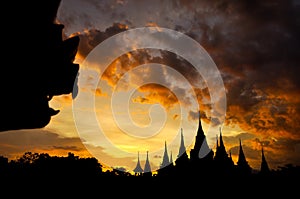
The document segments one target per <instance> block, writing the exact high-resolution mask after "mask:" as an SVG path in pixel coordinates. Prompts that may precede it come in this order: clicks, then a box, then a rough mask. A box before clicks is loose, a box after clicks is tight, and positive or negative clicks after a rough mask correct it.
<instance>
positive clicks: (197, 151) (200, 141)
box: [190, 111, 213, 161]
mask: <svg viewBox="0 0 300 199" xmlns="http://www.w3.org/2000/svg"><path fill="white" fill-rule="evenodd" d="M204 157H205V159H206V160H213V151H212V150H211V149H210V148H209V146H208V144H207V141H206V137H205V134H204V131H203V128H202V124H201V115H200V111H199V125H198V130H197V135H196V139H195V145H194V148H193V149H191V151H190V159H191V161H199V160H200V159H203V158H204Z"/></svg>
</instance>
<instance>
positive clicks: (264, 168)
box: [260, 147, 270, 174]
mask: <svg viewBox="0 0 300 199" xmlns="http://www.w3.org/2000/svg"><path fill="white" fill-rule="evenodd" d="M269 172H270V168H269V165H268V163H267V161H266V158H265V155H264V148H263V147H261V165H260V173H264V174H266V173H269Z"/></svg>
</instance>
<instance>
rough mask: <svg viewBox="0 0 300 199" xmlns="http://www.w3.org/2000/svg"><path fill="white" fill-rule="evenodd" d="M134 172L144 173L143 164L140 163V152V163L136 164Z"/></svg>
mask: <svg viewBox="0 0 300 199" xmlns="http://www.w3.org/2000/svg"><path fill="white" fill-rule="evenodd" d="M133 171H134V172H135V174H140V173H142V172H143V169H142V167H141V163H140V153H139V151H138V161H137V163H136V167H135V168H134V169H133Z"/></svg>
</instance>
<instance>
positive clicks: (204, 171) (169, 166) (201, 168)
mask: <svg viewBox="0 0 300 199" xmlns="http://www.w3.org/2000/svg"><path fill="white" fill-rule="evenodd" d="M146 168H147V169H146ZM133 171H134V173H135V176H143V175H147V176H149V175H152V172H153V171H151V169H150V164H149V157H148V151H147V158H146V163H145V169H144V170H143V169H142V166H141V163H140V158H139V153H138V161H137V164H136V167H135V168H134V170H133ZM252 173H253V169H252V168H251V166H250V165H249V163H248V161H247V159H246V156H245V154H244V151H243V146H242V140H241V139H239V152H238V160H237V162H236V164H235V163H234V161H233V160H232V156H231V151H229V152H227V150H226V147H225V144H224V141H223V137H222V131H221V129H220V132H219V136H217V137H216V149H215V152H214V151H213V150H212V149H210V148H209V146H208V144H207V141H206V136H205V133H204V131H203V128H202V124H201V118H200V114H199V124H198V130H197V134H196V137H195V144H194V147H193V148H192V149H191V150H190V154H189V156H188V154H187V150H186V147H185V144H184V135H183V129H182V128H181V132H180V146H179V150H178V154H177V156H176V160H175V161H173V157H172V153H170V156H169V153H168V148H167V142H166V141H165V146H164V153H163V155H162V161H161V164H160V167H159V169H158V170H157V174H155V175H156V176H168V175H176V176H190V175H193V176H197V175H201V176H202V177H203V176H215V175H217V176H227V177H229V176H242V177H247V176H251V174H252ZM258 174H260V175H268V174H270V168H269V166H268V163H267V160H266V157H265V155H264V150H263V148H262V150H261V168H260V170H259V171H258Z"/></svg>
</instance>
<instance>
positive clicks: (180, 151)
mask: <svg viewBox="0 0 300 199" xmlns="http://www.w3.org/2000/svg"><path fill="white" fill-rule="evenodd" d="M185 152H186V149H185V146H184V137H183V132H182V128H181V140H180V147H179V153H178V157H179V156H181V155H182V154H184V153H185Z"/></svg>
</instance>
